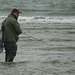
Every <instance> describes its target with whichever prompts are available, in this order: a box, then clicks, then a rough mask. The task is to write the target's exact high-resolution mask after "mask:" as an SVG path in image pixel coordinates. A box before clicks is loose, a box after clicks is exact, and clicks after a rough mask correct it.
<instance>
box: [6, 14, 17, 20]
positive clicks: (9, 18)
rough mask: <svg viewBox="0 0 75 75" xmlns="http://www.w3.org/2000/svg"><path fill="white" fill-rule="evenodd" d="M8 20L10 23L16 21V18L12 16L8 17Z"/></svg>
mask: <svg viewBox="0 0 75 75" xmlns="http://www.w3.org/2000/svg"><path fill="white" fill-rule="evenodd" d="M7 19H8V20H10V21H16V20H15V18H14V17H13V16H12V15H9V16H8V17H7Z"/></svg>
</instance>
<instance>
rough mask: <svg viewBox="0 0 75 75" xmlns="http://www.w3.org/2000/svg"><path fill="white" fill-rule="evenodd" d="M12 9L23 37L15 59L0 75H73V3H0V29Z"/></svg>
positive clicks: (22, 0) (1, 56)
mask: <svg viewBox="0 0 75 75" xmlns="http://www.w3.org/2000/svg"><path fill="white" fill-rule="evenodd" d="M13 8H18V9H19V10H20V11H21V12H22V14H20V16H19V19H18V22H19V23H20V25H21V29H22V31H23V33H22V34H21V35H20V36H19V37H20V38H19V41H18V42H17V45H18V50H17V55H16V57H15V59H14V62H12V63H5V62H4V59H5V50H4V52H3V53H0V75H75V0H7V1H6V0H0V26H1V23H2V21H3V20H4V19H5V18H6V17H7V16H8V15H9V14H10V12H11V10H12V9H13Z"/></svg>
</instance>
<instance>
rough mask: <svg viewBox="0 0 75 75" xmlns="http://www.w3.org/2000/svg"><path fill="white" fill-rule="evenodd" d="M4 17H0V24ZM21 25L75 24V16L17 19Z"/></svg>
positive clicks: (21, 17) (23, 17) (22, 17)
mask: <svg viewBox="0 0 75 75" xmlns="http://www.w3.org/2000/svg"><path fill="white" fill-rule="evenodd" d="M5 18H6V16H0V23H1V22H2V21H3V20H4V19H5ZM18 21H19V22H21V23H75V16H50V17H47V16H46V17H45V16H32V17H25V16H20V17H19V19H18Z"/></svg>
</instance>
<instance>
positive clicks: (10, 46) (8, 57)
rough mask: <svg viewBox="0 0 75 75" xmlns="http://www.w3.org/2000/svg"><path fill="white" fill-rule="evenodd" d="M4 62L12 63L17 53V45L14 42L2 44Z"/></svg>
mask: <svg viewBox="0 0 75 75" xmlns="http://www.w3.org/2000/svg"><path fill="white" fill-rule="evenodd" d="M4 48H5V62H13V60H14V57H15V56H16V52H17V44H16V42H14V41H6V42H4Z"/></svg>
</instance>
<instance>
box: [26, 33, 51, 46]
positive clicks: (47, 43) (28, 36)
mask: <svg viewBox="0 0 75 75" xmlns="http://www.w3.org/2000/svg"><path fill="white" fill-rule="evenodd" d="M25 34H26V33H25ZM26 35H27V36H28V37H31V38H33V39H35V40H37V41H41V42H42V43H44V44H46V45H48V46H51V45H50V44H48V43H46V42H44V41H43V40H39V39H37V38H35V37H33V36H32V35H28V34H26Z"/></svg>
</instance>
